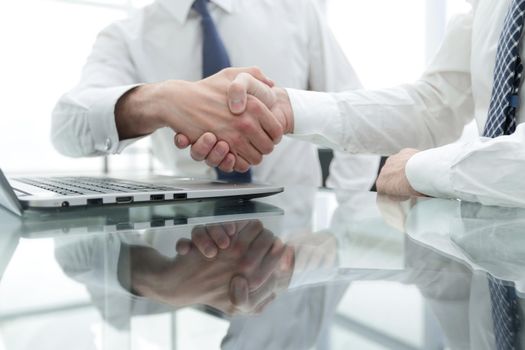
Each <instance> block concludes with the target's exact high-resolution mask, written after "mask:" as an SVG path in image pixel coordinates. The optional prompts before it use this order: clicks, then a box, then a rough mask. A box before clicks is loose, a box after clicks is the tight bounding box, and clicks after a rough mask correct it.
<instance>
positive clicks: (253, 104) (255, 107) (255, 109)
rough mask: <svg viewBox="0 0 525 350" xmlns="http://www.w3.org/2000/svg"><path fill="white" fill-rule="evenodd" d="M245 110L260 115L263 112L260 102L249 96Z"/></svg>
mask: <svg viewBox="0 0 525 350" xmlns="http://www.w3.org/2000/svg"><path fill="white" fill-rule="evenodd" d="M246 110H247V111H248V113H251V114H255V115H260V114H262V113H263V108H262V105H261V103H260V102H258V101H257V100H256V99H255V98H249V99H248V103H247V105H246Z"/></svg>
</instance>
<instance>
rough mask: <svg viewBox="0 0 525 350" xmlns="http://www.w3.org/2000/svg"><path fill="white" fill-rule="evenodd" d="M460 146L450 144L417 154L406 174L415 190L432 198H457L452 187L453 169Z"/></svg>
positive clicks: (410, 160) (407, 167) (409, 162)
mask: <svg viewBox="0 0 525 350" xmlns="http://www.w3.org/2000/svg"><path fill="white" fill-rule="evenodd" d="M459 147H460V146H459V144H450V145H447V146H444V147H439V148H433V149H429V150H427V151H422V152H419V153H416V154H415V155H414V156H413V157H412V158H410V159H409V161H408V163H407V165H406V168H405V174H406V176H407V179H408V182H409V183H410V185H411V186H412V188H413V189H414V190H416V191H417V192H419V193H422V194H425V195H427V196H431V197H440V198H457V194H456V193H455V191H454V189H453V186H452V180H451V178H452V167H453V165H454V159H455V158H456V157H455V155H456V154H457V151H459V150H460V149H458V148H459Z"/></svg>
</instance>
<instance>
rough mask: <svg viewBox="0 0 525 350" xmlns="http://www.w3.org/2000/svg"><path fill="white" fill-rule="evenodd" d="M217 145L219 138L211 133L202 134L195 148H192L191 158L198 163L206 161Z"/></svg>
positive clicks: (194, 145)
mask: <svg viewBox="0 0 525 350" xmlns="http://www.w3.org/2000/svg"><path fill="white" fill-rule="evenodd" d="M216 143H217V137H216V136H215V135H214V134H212V133H210V132H206V133H204V134H202V136H201V137H199V139H198V140H197V141H196V142H195V143H194V144H193V146H191V152H190V154H191V157H192V158H193V159H194V160H196V161H198V162H200V161H203V160H205V159H206V158H207V157H208V154H210V152H211V151H212V149H213V147H215V144H216Z"/></svg>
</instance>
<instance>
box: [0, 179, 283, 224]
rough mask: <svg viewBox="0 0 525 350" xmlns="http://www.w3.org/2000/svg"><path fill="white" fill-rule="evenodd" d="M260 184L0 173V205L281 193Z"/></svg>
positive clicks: (19, 209)
mask: <svg viewBox="0 0 525 350" xmlns="http://www.w3.org/2000/svg"><path fill="white" fill-rule="evenodd" d="M282 191H283V188H282V187H278V186H268V185H261V184H253V183H250V184H233V183H226V182H220V181H210V180H197V179H189V178H177V177H170V176H160V175H155V176H148V177H140V178H135V179H128V178H126V179H119V178H110V177H92V176H80V177H79V176H76V177H70V176H69V177H65V176H64V177H20V178H10V179H7V178H6V177H5V176H4V174H3V172H2V170H1V169H0V205H2V206H4V207H5V208H7V209H9V210H10V211H12V212H13V213H15V214H17V215H22V213H23V211H24V209H44V208H68V207H86V206H88V207H92V206H102V205H126V204H132V203H152V202H174V201H183V200H199V199H213V198H239V199H251V198H257V197H265V196H269V195H272V194H275V193H279V192H282Z"/></svg>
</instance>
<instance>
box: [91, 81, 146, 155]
mask: <svg viewBox="0 0 525 350" xmlns="http://www.w3.org/2000/svg"><path fill="white" fill-rule="evenodd" d="M139 85H141V84H134V85H126V86H116V87H112V88H107V89H100V90H98V89H97V90H95V91H94V92H93V100H94V101H96V102H95V103H94V104H92V105H91V106H90V108H89V118H88V120H89V128H90V130H91V134H92V137H93V142H94V147H95V150H96V151H98V152H102V153H107V154H116V153H120V152H122V150H124V148H126V147H127V146H128V145H130V144H131V143H133V142H134V141H136V140H137V139H138V138H137V139H129V140H124V141H120V140H119V135H118V131H117V125H116V122H115V105H116V104H117V101H118V100H119V98H120V97H122V96H123V95H124V94H125V93H126V92H128V91H130V90H131V89H134V88H136V87H137V86H139Z"/></svg>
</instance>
